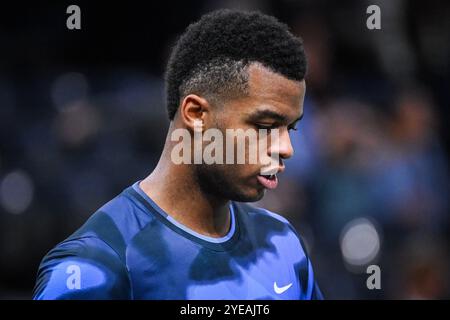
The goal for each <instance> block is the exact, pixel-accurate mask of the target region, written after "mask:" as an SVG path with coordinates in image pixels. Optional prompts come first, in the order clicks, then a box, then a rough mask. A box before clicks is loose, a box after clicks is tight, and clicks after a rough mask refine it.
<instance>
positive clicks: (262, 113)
mask: <svg viewBox="0 0 450 320" xmlns="http://www.w3.org/2000/svg"><path fill="white" fill-rule="evenodd" d="M303 116H304V113H302V115H301V116H300V117H298V118H297V119H295V120H294V121H293V122H292V123H293V124H294V123H296V122H298V121H300V120H302V118H303ZM263 118H271V119H274V120H276V121H279V122H282V123H286V122H288V118H287V117H286V116H285V115H283V114H281V113H278V112H276V111H273V110H270V109H263V110H258V111H256V112H255V113H253V114H251V115H250V120H252V121H257V120H260V119H263Z"/></svg>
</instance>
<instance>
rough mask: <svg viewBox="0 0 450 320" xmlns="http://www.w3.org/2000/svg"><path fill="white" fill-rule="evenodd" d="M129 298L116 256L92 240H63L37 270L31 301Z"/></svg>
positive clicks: (110, 249)
mask: <svg viewBox="0 0 450 320" xmlns="http://www.w3.org/2000/svg"><path fill="white" fill-rule="evenodd" d="M128 294H129V284H128V274H127V270H126V267H125V265H124V264H123V263H122V261H121V259H120V257H119V255H118V254H117V252H116V251H115V250H114V249H113V248H111V246H109V245H108V244H107V243H105V242H104V241H103V240H101V239H99V238H97V237H95V236H84V237H79V238H71V239H68V240H65V241H63V242H61V243H60V244H58V245H57V246H55V247H54V248H53V249H52V250H50V251H49V252H48V253H47V255H46V256H45V257H44V258H43V259H42V262H41V264H40V266H39V270H38V275H37V281H36V286H35V288H34V293H33V298H34V299H114V298H122V299H123V298H125V297H127V295H128Z"/></svg>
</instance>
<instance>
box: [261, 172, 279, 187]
mask: <svg viewBox="0 0 450 320" xmlns="http://www.w3.org/2000/svg"><path fill="white" fill-rule="evenodd" d="M256 178H257V179H258V182H259V183H260V184H261V185H262V186H263V187H264V188H266V189H270V190H273V189H275V188H276V187H277V186H278V177H277V175H276V174H274V175H272V178H268V177H267V176H262V175H260V174H259V175H258V176H257V177H256Z"/></svg>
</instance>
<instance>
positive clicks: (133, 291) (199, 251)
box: [33, 182, 322, 300]
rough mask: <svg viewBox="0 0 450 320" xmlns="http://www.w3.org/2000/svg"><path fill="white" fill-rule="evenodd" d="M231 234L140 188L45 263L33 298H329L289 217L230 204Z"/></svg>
mask: <svg viewBox="0 0 450 320" xmlns="http://www.w3.org/2000/svg"><path fill="white" fill-rule="evenodd" d="M229 208H230V214H231V226H230V230H229V232H228V234H227V235H225V236H224V237H222V238H213V237H207V236H204V235H201V234H199V233H197V232H195V231H193V230H191V229H189V228H187V227H186V226H184V225H182V224H181V223H179V222H177V221H176V220H174V219H173V218H172V217H171V216H169V215H168V214H167V213H165V212H164V211H163V210H162V209H161V208H160V207H159V206H158V205H157V204H156V203H155V202H154V201H152V199H150V197H148V196H147V194H145V193H144V192H143V191H142V189H141V188H140V187H139V183H138V182H136V183H135V184H134V185H132V186H130V187H128V188H127V189H125V190H124V191H123V192H122V193H121V194H119V195H118V196H117V197H115V198H114V199H113V200H111V201H110V202H108V203H107V204H105V205H104V206H103V207H101V208H100V209H99V210H98V211H97V212H96V213H94V214H93V215H92V216H91V217H90V218H89V219H88V220H87V221H86V223H85V224H84V225H83V226H82V227H81V228H80V229H78V230H77V231H76V232H75V233H74V234H72V235H71V236H70V237H69V238H67V239H66V240H64V241H63V242H61V243H60V244H58V245H57V246H56V247H55V248H53V249H52V250H51V251H50V252H49V253H48V254H47V255H46V256H45V257H44V258H43V260H42V262H41V264H40V266H39V270H38V275H37V281H36V286H35V288H34V293H33V299H171V300H172V299H177V300H179V299H207V300H212V299H227V300H228V299H233V300H250V299H251V300H253V299H265V300H267V299H322V294H321V292H320V290H319V288H318V286H317V285H316V282H315V280H314V272H313V268H312V266H311V261H310V259H309V257H308V255H307V253H306V251H305V248H304V246H303V245H302V241H301V239H300V237H299V236H298V234H297V233H296V231H295V230H294V228H293V227H292V226H291V225H290V224H289V222H288V221H287V220H286V219H285V218H283V217H281V216H280V215H277V214H275V213H273V212H270V211H268V210H265V209H261V208H256V207H253V206H251V205H249V204H246V203H239V202H234V201H230V206H229Z"/></svg>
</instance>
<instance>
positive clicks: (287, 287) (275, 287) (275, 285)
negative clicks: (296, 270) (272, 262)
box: [273, 281, 292, 294]
mask: <svg viewBox="0 0 450 320" xmlns="http://www.w3.org/2000/svg"><path fill="white" fill-rule="evenodd" d="M291 286H292V283H289V284H288V285H285V286H284V287H278V286H277V282H276V281H275V282H274V283H273V290H275V292H276V293H278V294H282V293H283V292H285V291H286V290H287V289H289V288H290V287H291Z"/></svg>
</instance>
